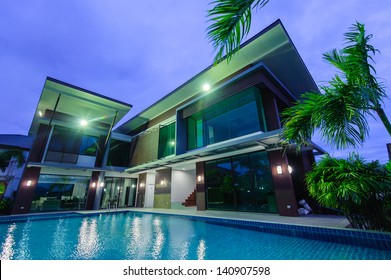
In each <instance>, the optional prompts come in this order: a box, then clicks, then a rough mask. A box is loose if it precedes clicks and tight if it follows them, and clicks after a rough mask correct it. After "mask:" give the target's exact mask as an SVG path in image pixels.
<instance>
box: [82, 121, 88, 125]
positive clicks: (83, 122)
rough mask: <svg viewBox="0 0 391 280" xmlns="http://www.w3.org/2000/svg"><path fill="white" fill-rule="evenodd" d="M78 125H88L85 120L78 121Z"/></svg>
mask: <svg viewBox="0 0 391 280" xmlns="http://www.w3.org/2000/svg"><path fill="white" fill-rule="evenodd" d="M80 124H81V125H82V126H86V125H87V124H88V122H87V121H86V120H81V121H80Z"/></svg>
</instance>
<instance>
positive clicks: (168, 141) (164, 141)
mask: <svg viewBox="0 0 391 280" xmlns="http://www.w3.org/2000/svg"><path fill="white" fill-rule="evenodd" d="M174 154H175V122H174V123H171V124H169V125H165V126H162V127H160V129H159V149H158V158H159V159H160V158H164V157H167V156H170V155H174Z"/></svg>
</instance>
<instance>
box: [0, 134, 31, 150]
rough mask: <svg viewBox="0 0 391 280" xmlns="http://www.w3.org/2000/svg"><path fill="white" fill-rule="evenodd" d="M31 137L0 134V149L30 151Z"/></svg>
mask: <svg viewBox="0 0 391 280" xmlns="http://www.w3.org/2000/svg"><path fill="white" fill-rule="evenodd" d="M33 140H34V139H33V137H31V136H27V135H20V134H0V147H2V146H5V147H10V148H11V147H13V148H21V149H24V150H29V149H31V146H32V144H33Z"/></svg>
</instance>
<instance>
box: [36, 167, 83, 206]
mask: <svg viewBox="0 0 391 280" xmlns="http://www.w3.org/2000/svg"><path fill="white" fill-rule="evenodd" d="M88 185H89V177H76V176H59V175H44V174H43V175H40V176H39V179H38V183H37V186H36V188H35V192H34V198H33V201H32V204H31V210H30V211H31V212H40V211H60V210H62V211H63V210H80V209H85V203H86V199H87V191H88Z"/></svg>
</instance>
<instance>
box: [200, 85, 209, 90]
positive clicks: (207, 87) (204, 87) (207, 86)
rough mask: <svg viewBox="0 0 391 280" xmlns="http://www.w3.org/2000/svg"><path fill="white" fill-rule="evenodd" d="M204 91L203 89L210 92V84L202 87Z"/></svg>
mask: <svg viewBox="0 0 391 280" xmlns="http://www.w3.org/2000/svg"><path fill="white" fill-rule="evenodd" d="M202 89H203V90H204V91H208V90H210V85H209V84H204V85H203V86H202Z"/></svg>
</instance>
